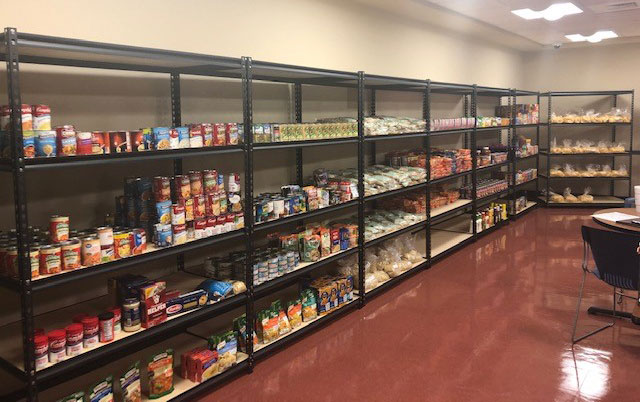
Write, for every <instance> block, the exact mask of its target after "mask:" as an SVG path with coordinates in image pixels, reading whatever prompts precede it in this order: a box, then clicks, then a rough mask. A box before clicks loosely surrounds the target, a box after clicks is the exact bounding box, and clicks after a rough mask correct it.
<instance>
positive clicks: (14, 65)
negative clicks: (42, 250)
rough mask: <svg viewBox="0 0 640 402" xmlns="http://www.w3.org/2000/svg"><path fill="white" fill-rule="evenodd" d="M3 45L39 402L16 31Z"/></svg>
mask: <svg viewBox="0 0 640 402" xmlns="http://www.w3.org/2000/svg"><path fill="white" fill-rule="evenodd" d="M4 41H5V42H4V46H5V49H6V63H7V89H8V93H9V107H10V112H11V123H10V124H11V125H10V132H11V133H10V135H11V137H10V141H11V144H12V146H11V162H12V165H13V166H12V174H13V203H14V209H15V223H16V233H17V245H18V273H19V275H20V288H21V292H20V315H21V318H22V322H21V323H22V354H23V359H24V372H25V380H26V384H25V385H26V391H27V392H26V396H27V400H28V401H37V400H38V388H37V382H36V368H35V360H34V343H33V293H32V290H31V263H30V259H29V234H28V226H29V223H28V222H29V221H28V217H27V190H26V177H25V168H24V152H23V146H22V144H23V138H22V113H21V106H22V100H21V97H20V80H19V76H20V69H19V64H20V63H19V60H18V32H17V30H16V29H15V28H5V30H4Z"/></svg>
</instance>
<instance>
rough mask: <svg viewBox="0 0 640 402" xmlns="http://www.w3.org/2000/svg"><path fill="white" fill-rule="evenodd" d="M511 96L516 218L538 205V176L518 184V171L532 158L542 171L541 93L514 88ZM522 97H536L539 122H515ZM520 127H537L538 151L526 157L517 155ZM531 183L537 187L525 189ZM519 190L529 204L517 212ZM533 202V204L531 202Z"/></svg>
mask: <svg viewBox="0 0 640 402" xmlns="http://www.w3.org/2000/svg"><path fill="white" fill-rule="evenodd" d="M511 96H512V97H513V101H512V104H513V108H514V109H513V110H512V112H511V114H512V116H514V119H512V120H513V121H512V122H511V126H512V131H513V135H512V142H511V143H510V147H511V151H510V159H511V161H512V162H513V175H512V190H513V196H512V197H511V202H512V205H511V218H512V219H515V218H517V217H519V216H521V215H522V214H524V213H526V212H531V210H532V208H534V207H535V206H536V205H537V202H536V200H537V197H536V196H537V188H538V177H539V174H538V177H536V178H535V179H533V180H529V181H526V182H523V183H517V184H516V173H517V172H518V166H519V165H521V164H523V163H525V164H529V163H530V162H529V161H531V160H535V168H536V171H537V172H540V158H539V154H540V93H539V92H536V91H526V90H521V89H512V91H511ZM522 97H529V98H530V97H534V98H535V101H536V103H537V104H538V123H534V124H516V122H515V116H516V113H517V112H516V110H515V108H516V105H517V104H518V98H522ZM519 129H525V130H526V129H535V141H536V145H538V153H537V154H535V155H528V156H525V157H518V156H517V155H516V148H517V146H518V135H517V133H518V130H519ZM530 185H533V188H534V189H535V190H534V191H526V190H524V188H525V187H528V186H530ZM519 191H524V195H525V196H526V197H527V204H528V205H527V206H526V207H525V208H524V209H522V210H520V211H518V212H516V205H515V203H516V199H517V198H518V192H519ZM531 203H533V205H532V204H531Z"/></svg>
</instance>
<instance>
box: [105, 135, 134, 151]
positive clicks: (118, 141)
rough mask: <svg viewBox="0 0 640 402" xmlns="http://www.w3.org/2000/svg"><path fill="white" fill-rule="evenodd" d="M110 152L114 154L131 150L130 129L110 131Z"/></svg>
mask: <svg viewBox="0 0 640 402" xmlns="http://www.w3.org/2000/svg"><path fill="white" fill-rule="evenodd" d="M109 152H111V153H112V154H121V153H125V152H131V139H130V137H129V132H128V131H109Z"/></svg>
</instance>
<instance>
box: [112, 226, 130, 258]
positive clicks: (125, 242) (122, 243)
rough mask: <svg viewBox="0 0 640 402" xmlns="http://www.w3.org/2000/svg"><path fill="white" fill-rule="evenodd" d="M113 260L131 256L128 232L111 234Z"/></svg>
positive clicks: (121, 231) (122, 231)
mask: <svg viewBox="0 0 640 402" xmlns="http://www.w3.org/2000/svg"><path fill="white" fill-rule="evenodd" d="M113 250H114V253H113V254H114V258H115V259H116V260H117V259H119V258H126V257H129V256H131V243H130V241H129V231H127V230H120V231H117V232H115V233H114V234H113Z"/></svg>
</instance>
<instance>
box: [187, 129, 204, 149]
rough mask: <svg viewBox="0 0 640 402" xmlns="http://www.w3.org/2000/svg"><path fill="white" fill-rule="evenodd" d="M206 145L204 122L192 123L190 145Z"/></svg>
mask: <svg viewBox="0 0 640 402" xmlns="http://www.w3.org/2000/svg"><path fill="white" fill-rule="evenodd" d="M203 146H204V133H203V132H202V124H192V125H191V126H189V147H190V148H202V147H203Z"/></svg>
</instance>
